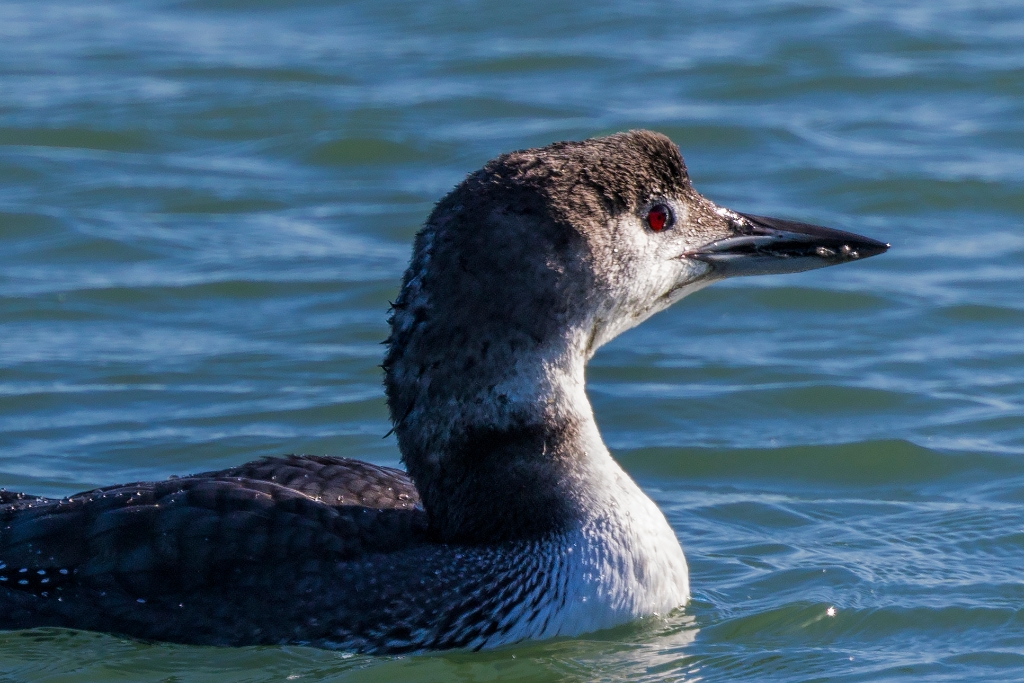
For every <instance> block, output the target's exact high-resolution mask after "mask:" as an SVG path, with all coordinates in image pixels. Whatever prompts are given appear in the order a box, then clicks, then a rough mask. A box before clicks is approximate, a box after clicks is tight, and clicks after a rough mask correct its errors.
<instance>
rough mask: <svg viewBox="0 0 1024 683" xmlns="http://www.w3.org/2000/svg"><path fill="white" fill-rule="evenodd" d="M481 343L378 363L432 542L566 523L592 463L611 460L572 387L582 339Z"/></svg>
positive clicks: (579, 373) (574, 513)
mask: <svg viewBox="0 0 1024 683" xmlns="http://www.w3.org/2000/svg"><path fill="white" fill-rule="evenodd" d="M489 339H490V340H491V341H487V340H484V339H482V340H479V342H476V343H474V342H473V341H468V342H467V343H464V344H461V345H458V346H447V347H444V348H445V353H444V354H440V358H439V354H438V353H437V351H436V350H435V351H434V352H433V353H432V354H431V359H432V362H430V363H426V364H425V363H420V362H419V361H418V356H419V354H418V353H416V347H417V346H418V344H416V343H413V344H411V345H410V346H409V347H406V348H405V349H394V348H393V349H392V352H391V353H389V357H388V359H387V360H386V362H385V368H386V371H387V372H386V379H385V386H386V388H387V393H388V398H389V405H390V407H391V410H392V417H393V420H394V424H395V433H396V435H397V437H398V444H399V448H400V450H401V452H402V459H403V461H404V463H405V465H406V467H407V469H408V471H409V475H410V476H411V477H412V479H413V481H414V482H415V483H416V486H417V488H418V489H419V492H420V496H421V498H422V500H423V504H424V507H425V509H426V511H427V513H428V516H429V518H430V523H431V527H432V529H433V530H434V532H435V533H436V534H437V536H438V538H439V540H441V541H443V542H449V543H463V544H492V543H500V542H508V541H526V540H537V539H540V538H543V537H545V536H549V535H552V534H557V533H560V532H564V531H567V530H569V529H570V528H572V527H573V526H575V525H578V524H579V523H580V522H581V521H582V520H583V518H584V517H585V516H586V514H587V511H588V509H589V505H588V503H589V500H588V496H587V491H588V489H590V488H592V486H593V479H594V477H595V471H594V470H595V463H597V462H602V463H603V462H604V461H605V460H607V461H608V462H612V461H611V458H610V456H609V455H608V452H607V449H606V448H605V446H604V444H603V442H602V441H601V437H600V434H599V432H598V430H597V424H596V423H595V421H594V414H593V410H592V409H591V406H590V402H589V401H588V400H587V396H586V393H585V391H584V365H585V357H584V355H583V354H582V353H580V352H578V351H576V350H575V349H577V348H579V346H581V345H582V344H580V345H577V344H571V345H570V344H565V343H560V344H538V343H536V342H535V341H534V340H530V341H529V342H527V341H526V340H516V339H515V336H514V335H509V334H508V333H507V332H506V333H505V335H504V337H501V336H490V337H489ZM496 340H500V341H496ZM510 342H511V343H510Z"/></svg>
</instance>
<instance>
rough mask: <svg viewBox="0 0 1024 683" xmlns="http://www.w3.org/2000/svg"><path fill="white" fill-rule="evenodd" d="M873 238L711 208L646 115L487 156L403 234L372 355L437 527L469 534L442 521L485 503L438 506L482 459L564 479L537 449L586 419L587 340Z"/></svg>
mask: <svg viewBox="0 0 1024 683" xmlns="http://www.w3.org/2000/svg"><path fill="white" fill-rule="evenodd" d="M887 248H888V245H886V244H883V243H881V242H877V241H875V240H872V239H869V238H866V237H860V236H857V235H854V234H851V233H847V232H841V231H838V230H831V229H828V228H822V227H818V226H813V225H808V224H804V223H796V222H791V221H784V220H778V219H772V218H765V217H760V216H753V215H745V214H741V213H737V212H734V211H731V210H728V209H724V208H721V207H719V206H717V205H715V204H714V203H713V202H711V201H710V200H708V199H706V198H704V197H703V196H701V195H700V194H699V193H697V191H696V190H694V188H693V186H692V185H691V183H690V179H689V177H688V175H687V171H686V166H685V164H684V163H683V159H682V157H681V156H680V153H679V150H678V148H677V147H676V146H675V144H673V143H672V142H671V141H670V140H669V139H668V138H667V137H665V136H663V135H660V134H657V133H653V132H649V131H631V132H627V133H619V134H615V135H610V136H608V137H601V138H593V139H589V140H584V141H582V142H559V143H555V144H552V145H549V146H547V147H542V148H538V149H528V150H523V151H518V152H512V153H510V154H505V155H502V156H500V157H498V158H496V159H494V160H492V161H490V162H489V163H488V164H487V165H485V166H484V167H483V168H482V169H480V170H479V171H477V172H475V173H472V174H470V175H469V176H468V177H467V178H466V179H465V180H464V181H463V182H462V183H460V184H459V185H458V186H457V187H456V188H455V189H454V190H452V191H451V192H450V193H449V194H448V195H447V196H446V197H444V198H443V199H442V200H441V201H440V202H439V203H438V204H437V206H436V207H435V208H434V210H433V212H432V213H431V214H430V216H429V218H428V219H427V221H426V224H425V225H424V227H423V229H422V230H421V231H420V232H419V234H418V235H417V237H416V241H415V245H414V248H413V256H412V260H411V263H410V266H409V269H408V270H407V272H406V274H405V277H404V280H403V284H402V291H401V293H400V295H399V296H398V298H397V300H396V301H395V303H394V305H393V314H392V318H391V326H392V330H391V336H390V338H389V339H388V342H387V344H388V353H387V355H386V358H385V362H384V368H385V373H386V375H385V386H386V390H387V395H388V405H389V408H390V410H391V416H392V420H393V422H394V425H395V432H396V434H397V436H398V439H399V447H400V449H401V450H402V453H403V459H404V461H405V463H406V465H407V467H408V469H409V473H410V475H411V476H412V477H413V479H414V480H415V481H416V483H417V486H418V487H419V488H420V491H421V494H422V497H423V501H424V505H425V506H426V508H427V511H428V513H431V515H432V518H433V519H435V520H437V523H438V525H439V528H441V529H449V531H450V532H451V533H448V534H447V535H446V533H444V532H443V533H442V536H444V537H446V538H470V537H475V536H474V534H475V533H476V532H473V533H470V534H469V535H468V536H467V535H466V534H463V533H462V531H458V530H456V529H461V528H463V527H464V526H465V524H466V523H467V522H466V520H465V519H463V517H465V516H466V515H472V514H482V513H484V512H487V511H486V510H476V511H475V512H474V511H471V512H467V513H465V515H464V514H463V513H462V512H459V513H458V515H457V516H458V517H459V519H456V520H454V521H453V520H450V519H448V518H449V517H451V515H452V514H455V513H452V511H451V510H452V509H454V508H453V503H452V500H453V496H454V497H455V498H456V499H458V500H460V501H463V502H464V500H463V499H467V498H472V497H473V494H472V493H471V492H469V493H466V492H463V493H459V492H458V491H454V490H453V487H455V488H458V486H464V487H469V486H482V485H483V484H482V482H483V481H484V480H486V479H487V477H488V476H490V475H491V474H494V476H496V477H499V476H500V479H496V480H495V481H493V482H491V483H490V484H487V485H488V486H490V485H491V484H493V485H494V486H497V487H499V488H501V487H504V486H512V487H516V486H518V487H519V488H520V490H525V489H530V488H531V487H532V488H534V489H536V490H540V491H545V490H548V489H550V488H551V487H557V486H560V485H562V484H561V482H564V481H565V480H567V479H571V477H568V478H567V477H566V476H565V475H566V470H565V468H563V469H561V470H560V469H559V468H558V467H555V466H552V464H551V463H552V462H555V461H558V460H559V457H562V456H559V455H558V451H559V448H560V446H562V445H564V443H567V442H570V441H572V439H573V438H577V440H578V441H579V440H580V439H582V438H583V437H580V434H582V433H584V432H587V431H588V427H587V425H588V424H589V423H592V420H593V417H592V413H591V410H590V406H589V403H587V401H586V396H585V394H584V393H583V366H584V364H585V363H586V361H587V360H588V359H589V358H590V357H591V356H592V355H593V353H594V351H595V350H596V349H597V348H598V347H600V346H601V345H602V344H604V343H606V342H608V341H609V340H611V339H612V338H614V337H615V336H616V335H618V334H619V333H621V332H623V331H624V330H626V329H629V328H631V327H633V326H635V325H637V324H639V323H640V322H642V321H643V320H645V319H646V318H648V317H650V316H651V315H652V314H654V313H656V312H658V311H660V310H662V309H664V308H666V307H668V306H670V305H671V304H672V303H674V302H676V301H678V300H679V299H681V298H683V297H684V296H686V295H687V294H689V293H691V292H693V291H696V290H697V289H700V288H701V287H704V286H706V285H708V284H710V283H712V282H715V281H717V280H721V279H723V278H727V277H731V276H736V275H754V274H767V273H789V272H797V271H802V270H808V269H812V268H819V267H822V266H828V265H833V264H837V263H842V262H845V261H850V260H854V259H858V258H865V257H868V256H872V255H875V254H879V253H881V252H883V251H885V250H886V249H887ZM592 431H593V433H594V434H596V429H595V430H592ZM584 440H585V439H584ZM591 441H593V439H591ZM598 441H599V437H598ZM587 448H588V447H587V446H578V447H576V448H575V451H576V455H575V456H573V455H565V456H564V459H566V460H568V461H571V460H574V459H575V460H578V459H579V457H580V456H579V451H580V450H587ZM570 450H572V449H570ZM591 450H592V449H591ZM534 451H543V453H544V454H545V455H543V456H542V455H537V454H536V453H534ZM495 453H499V454H500V455H494V454H495ZM481 463H486V465H484V464H481ZM510 463H511V464H510ZM524 463H526V464H524ZM571 469H573V468H571V467H570V468H569V470H571ZM519 470H522V472H519ZM517 472H518V474H517ZM520 474H521V475H522V476H521V477H519V478H518V479H517V476H519V475H520ZM538 477H539V478H540V479H541V480H543V481H537V480H536V479H537V478H538ZM446 478H447V479H452V480H455V481H454V483H452V482H448V483H445V480H446ZM464 481H469V482H470V483H469V484H464V483H463V484H460V483H459V482H464ZM529 495H533V492H531V493H530V494H529ZM559 495H561V494H559ZM460 496H461V497H460ZM528 502H530V504H535V505H537V506H540V507H544V506H545V505H549V504H550V501H547V500H546V499H544V500H537V501H528ZM459 505H460V510H461V509H462V507H464V506H463V505H462V503H459ZM524 505H525V504H524ZM470 507H472V506H470ZM498 510H499V509H498V508H497V507H495V509H494V510H492V511H491V513H492V514H497V513H498ZM562 513H564V511H561V512H560V513H558V514H562ZM545 524H546V522H543V521H542V523H540V525H539V527H538V528H543V527H545ZM520 526H521V527H523V528H527V527H529V526H530V525H529V523H525V522H524V523H523V524H521V525H520ZM452 530H456V531H452ZM463 530H464V529H463ZM488 533H490V531H488ZM527 535H529V534H527Z"/></svg>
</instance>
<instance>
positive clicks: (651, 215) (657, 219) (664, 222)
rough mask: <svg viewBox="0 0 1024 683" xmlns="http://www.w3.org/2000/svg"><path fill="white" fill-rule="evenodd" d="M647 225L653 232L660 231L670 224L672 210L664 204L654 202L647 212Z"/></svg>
mask: <svg viewBox="0 0 1024 683" xmlns="http://www.w3.org/2000/svg"><path fill="white" fill-rule="evenodd" d="M647 225H649V226H651V230H653V231H654V232H661V231H662V230H664V229H665V228H667V227H670V226H671V225H672V211H671V209H669V208H668V207H667V206H665V205H664V204H655V205H654V206H652V207H651V210H650V211H648V212H647Z"/></svg>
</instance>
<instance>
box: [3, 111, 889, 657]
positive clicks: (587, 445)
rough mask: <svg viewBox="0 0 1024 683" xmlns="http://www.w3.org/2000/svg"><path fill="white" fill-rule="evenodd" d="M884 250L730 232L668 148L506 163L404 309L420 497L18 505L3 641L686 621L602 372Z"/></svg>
mask: <svg viewBox="0 0 1024 683" xmlns="http://www.w3.org/2000/svg"><path fill="white" fill-rule="evenodd" d="M887 248H888V245H886V244H883V243H881V242H877V241H875V240H872V239H868V238H866V237H861V236H858V235H854V234H851V233H847V232H841V231H837V230H831V229H828V228H822V227H817V226H813V225H808V224H805V223H796V222H791V221H785V220H778V219H774V218H765V217H761V216H753V215H747V214H741V213H737V212H734V211H731V210H728V209H724V208H721V207H718V206H716V205H715V204H714V203H712V202H711V201H709V200H707V199H705V198H704V197H702V196H701V195H700V194H698V193H697V192H696V191H695V190H694V189H693V187H692V186H691V184H690V180H689V177H688V175H687V171H686V167H685V165H684V163H683V159H682V157H681V156H680V154H679V150H678V149H677V147H676V146H675V145H674V144H673V143H672V142H671V141H670V140H669V139H668V138H666V137H664V136H662V135H659V134H657V133H652V132H649V131H631V132H628V133H620V134H616V135H611V136H608V137H602V138H594V139H590V140H584V141H582V142H559V143H555V144H552V145H549V146H547V147H542V148H539V149H528V150H524V151H518V152H512V153H510V154H505V155H502V156H500V157H498V158H496V159H494V160H492V161H490V162H489V163H488V164H487V165H486V166H484V167H483V168H482V169H481V170H479V171H477V172H475V173H473V174H471V175H469V176H468V177H467V178H466V179H465V180H464V181H463V182H462V183H460V184H459V185H458V186H457V187H456V188H455V189H454V190H452V191H451V192H450V193H449V194H448V195H447V196H446V197H445V198H443V199H442V200H441V201H440V202H439V203H438V204H437V206H436V207H435V208H434V210H433V212H432V213H431V214H430V216H429V218H428V219H427V221H426V223H425V225H424V227H423V229H422V230H421V231H420V232H419V234H418V235H417V236H416V240H415V244H414V247H413V254H412V259H411V262H410V265H409V268H408V270H407V271H406V273H405V276H404V278H403V282H402V289H401V292H400V294H399V295H398V297H397V300H396V301H395V302H394V304H393V306H392V313H391V318H390V323H391V334H390V337H389V338H388V340H387V342H386V344H387V352H386V355H385V359H384V363H383V368H384V384H385V389H386V394H387V403H388V408H389V410H390V414H391V419H392V423H393V427H394V432H395V434H396V435H397V438H398V446H399V449H400V451H401V455H402V461H403V463H404V464H405V466H406V468H407V472H403V471H400V470H396V469H390V468H387V467H379V466H376V465H372V464H368V463H364V462H360V461H357V460H349V459H345V458H332V457H313V456H301V457H300V456H288V457H284V458H266V459H263V460H259V461H255V462H251V463H247V464H244V465H241V466H238V467H234V468H231V469H227V470H221V471H217V472H205V473H202V474H195V475H191V476H186V477H181V478H171V479H169V480H167V481H159V482H141V483H133V484H123V485H117V486H111V487H108V488H102V489H97V490H94V491H87V492H84V493H79V494H76V495H73V496H69V497H67V498H63V499H60V500H56V499H46V498H41V497H35V496H30V495H26V494H22V493H12V492H6V491H4V492H2V493H0V628H2V629H23V628H32V627H38V626H57V627H69V628H76V629H88V630H96V631H105V632H112V633H117V634H123V635H127V636H131V637H136V638H143V639H150V640H163V641H174V642H179V643H194V644H207V645H249V644H261V643H262V644H276V643H297V644H308V645H314V646H319V647H330V648H343V649H347V650H354V651H361V652H367V653H398V652H409V651H417V650H426V649H439V648H471V649H480V648H490V647H495V646H499V645H503V644H508V643H514V642H518V641H521V640H525V639H541V638H548V637H552V636H559V635H560V636H573V635H578V634H582V633H586V632H590V631H595V630H598V629H603V628H607V627H611V626H615V625H619V624H623V623H626V622H629V621H632V620H635V619H637V618H639V617H643V616H646V615H654V614H664V613H667V612H669V611H671V610H673V609H675V608H677V607H680V606H682V605H684V604H685V603H686V602H687V600H688V598H689V594H690V590H689V576H688V571H687V565H686V560H685V558H684V557H683V551H682V548H681V547H680V544H679V541H678V540H677V538H676V536H675V534H674V533H673V531H672V529H671V528H670V527H669V525H668V523H667V522H666V520H665V517H664V515H663V514H662V513H661V511H660V510H659V509H658V508H657V506H655V504H654V503H653V502H652V501H651V500H650V499H649V498H648V497H647V496H646V495H645V494H644V493H643V491H641V490H640V488H639V487H638V486H637V485H636V484H635V483H634V482H633V480H632V479H630V477H629V476H628V475H627V474H626V473H625V472H624V471H623V470H622V469H621V468H620V467H619V466H618V465H617V464H616V463H615V461H614V460H613V459H612V457H611V455H610V454H609V452H608V449H607V448H606V447H605V445H604V443H603V442H602V440H601V435H600V434H599V432H598V429H597V424H596V423H595V421H594V414H593V411H592V409H591V406H590V403H589V401H588V400H587V396H586V393H585V392H584V366H585V365H586V362H587V360H588V359H590V357H591V356H593V354H594V352H595V351H596V350H597V348H598V347H600V346H601V345H602V344H604V343H606V342H607V341H608V340H610V339H612V338H613V337H615V336H616V335H617V334H619V333H620V332H622V331H624V330H626V329H628V328H631V327H633V326H634V325H637V324H639V323H640V322H642V321H643V320H644V319H646V318H647V317H649V316H651V315H652V314H654V313H656V312H658V311H660V310H662V309H664V308H666V307H668V306H669V305H671V304H672V303H674V302H676V301H678V300H679V299H681V298H683V297H684V296H686V295H687V294H690V293H691V292H694V291H696V290H697V289H700V288H701V287H704V286H706V285H708V284H711V283H712V282H715V281H717V280H721V279H723V278H726V277H730V276H735V275H754V274H766V273H790V272H797V271H802V270H808V269H811V268H818V267H821V266H828V265H832V264H836V263H843V262H846V261H850V260H854V259H858V258H865V257H868V256H872V255H875V254H879V253H881V252H883V251H885V250H886V249H887Z"/></svg>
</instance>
